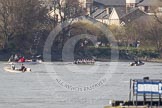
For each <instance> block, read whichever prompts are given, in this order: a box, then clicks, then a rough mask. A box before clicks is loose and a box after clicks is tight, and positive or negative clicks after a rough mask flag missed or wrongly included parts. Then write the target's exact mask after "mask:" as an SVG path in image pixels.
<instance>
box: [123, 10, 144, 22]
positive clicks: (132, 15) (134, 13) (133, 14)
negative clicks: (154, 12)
mask: <svg viewBox="0 0 162 108" xmlns="http://www.w3.org/2000/svg"><path fill="white" fill-rule="evenodd" d="M144 15H146V13H144V12H143V11H141V10H140V9H139V8H134V9H132V10H130V12H129V13H127V14H125V15H124V16H122V17H121V21H123V22H124V23H125V24H127V23H130V22H132V21H134V20H136V19H138V18H140V17H141V16H144Z"/></svg>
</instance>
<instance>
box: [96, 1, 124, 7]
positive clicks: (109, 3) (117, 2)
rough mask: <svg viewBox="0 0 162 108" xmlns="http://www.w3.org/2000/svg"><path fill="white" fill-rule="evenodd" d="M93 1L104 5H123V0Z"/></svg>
mask: <svg viewBox="0 0 162 108" xmlns="http://www.w3.org/2000/svg"><path fill="white" fill-rule="evenodd" d="M94 2H96V3H99V4H102V5H104V6H125V5H126V1H125V0H94Z"/></svg>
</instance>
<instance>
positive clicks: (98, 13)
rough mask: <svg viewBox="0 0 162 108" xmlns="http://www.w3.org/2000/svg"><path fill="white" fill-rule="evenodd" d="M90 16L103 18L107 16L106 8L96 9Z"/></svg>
mask: <svg viewBox="0 0 162 108" xmlns="http://www.w3.org/2000/svg"><path fill="white" fill-rule="evenodd" d="M91 17H93V18H95V19H103V18H108V17H109V15H108V14H107V12H106V9H97V10H96V11H95V12H93V13H92V14H91Z"/></svg>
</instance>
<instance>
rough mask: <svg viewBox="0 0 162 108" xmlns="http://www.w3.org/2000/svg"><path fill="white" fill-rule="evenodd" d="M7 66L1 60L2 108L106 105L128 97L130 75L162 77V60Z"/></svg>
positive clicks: (0, 94)
mask: <svg viewBox="0 0 162 108" xmlns="http://www.w3.org/2000/svg"><path fill="white" fill-rule="evenodd" d="M4 66H6V64H5V62H0V67H1V68H0V108H103V107H104V106H106V105H109V101H110V100H128V96H129V80H130V79H142V78H143V77H146V76H148V77H150V79H161V78H162V64H161V63H145V65H143V66H134V67H131V66H129V63H128V62H119V63H118V62H111V63H108V62H96V64H95V65H74V64H72V63H68V62H66V63H61V62H55V63H50V62H49V63H48V62H45V63H42V64H26V67H30V68H31V69H32V72H29V73H27V72H26V73H9V72H5V71H4V70H3V67H4ZM16 66H17V67H18V66H19V65H16Z"/></svg>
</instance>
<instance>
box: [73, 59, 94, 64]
mask: <svg viewBox="0 0 162 108" xmlns="http://www.w3.org/2000/svg"><path fill="white" fill-rule="evenodd" d="M94 63H95V60H94V59H92V60H90V59H77V60H75V61H74V64H94Z"/></svg>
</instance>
